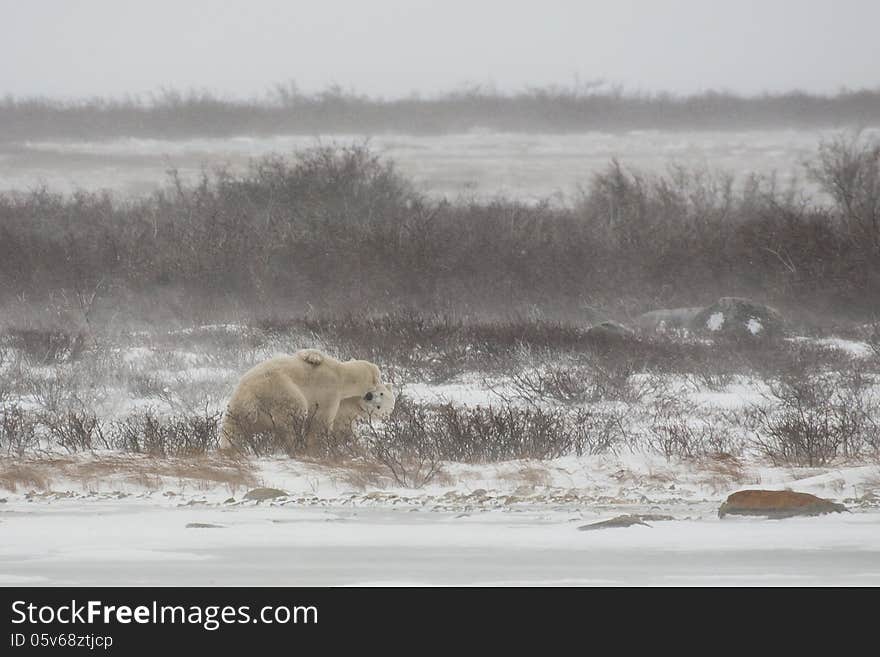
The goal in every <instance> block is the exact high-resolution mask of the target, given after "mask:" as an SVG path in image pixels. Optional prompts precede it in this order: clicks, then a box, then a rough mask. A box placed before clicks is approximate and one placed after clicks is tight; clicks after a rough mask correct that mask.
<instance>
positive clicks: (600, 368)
mask: <svg viewBox="0 0 880 657" xmlns="http://www.w3.org/2000/svg"><path fill="white" fill-rule="evenodd" d="M7 109H8V108H7ZM0 114H2V112H0ZM807 171H808V175H809V176H811V177H812V178H813V180H815V181H816V182H817V183H818V184H820V186H821V187H822V189H823V190H824V191H825V193H826V195H827V196H826V198H823V199H821V200H820V199H809V198H805V197H804V196H803V195H802V194H801V193H800V192H799V191H798V190H797V189H780V188H779V187H778V185H776V183H775V181H774V179H773V178H772V177H771V178H762V177H758V176H752V177H747V178H746V179H742V180H737V179H734V178H733V177H731V176H728V175H723V174H717V173H712V172H705V171H697V170H687V169H684V168H680V167H673V168H671V169H670V170H669V172H668V173H667V174H666V175H646V174H643V173H640V172H638V171H632V170H629V169H627V168H626V166H625V165H624V164H622V163H620V162H611V163H610V164H609V166H608V168H607V169H606V170H605V171H603V172H601V173H600V174H598V175H596V176H594V177H593V178H592V179H591V180H589V181H587V182H586V184H585V185H584V186H583V188H582V193H581V195H580V197H579V198H578V199H577V201H576V202H575V203H573V204H571V205H568V206H561V207H560V206H559V205H554V204H551V203H549V202H547V203H537V204H526V203H522V202H517V201H510V200H505V199H496V200H493V201H491V202H476V201H471V200H468V199H458V200H437V199H432V198H429V197H426V196H424V195H422V194H420V193H418V192H417V191H416V190H415V189H414V187H413V185H411V184H410V182H409V181H408V180H406V179H405V178H404V177H402V176H401V175H399V174H398V173H397V171H396V170H395V168H394V166H393V163H391V162H387V161H382V160H381V159H380V158H378V157H377V156H375V155H374V154H372V153H371V152H370V151H369V150H368V149H366V148H364V147H348V148H317V149H312V150H308V151H305V152H301V153H298V154H296V155H295V156H294V157H293V158H292V159H285V158H282V157H269V158H264V159H261V160H259V161H255V162H254V163H253V165H252V167H251V168H250V170H249V171H248V172H246V173H244V174H241V175H233V174H232V173H230V172H228V171H224V170H222V169H220V170H215V171H213V172H211V173H205V174H204V176H203V177H202V179H201V181H200V182H199V183H197V184H195V185H186V184H184V183H183V182H182V181H181V180H180V179H179V178H177V177H176V176H175V175H174V174H173V172H172V173H171V174H170V179H169V182H168V185H167V186H166V187H165V188H164V189H162V190H161V191H160V192H157V193H155V194H152V195H150V196H149V197H144V198H137V199H134V198H129V199H118V198H115V197H112V196H110V195H109V194H101V193H90V192H85V191H82V192H78V193H75V194H72V195H62V194H57V193H53V192H52V191H51V190H49V189H35V190H31V191H27V192H14V193H4V194H0V308H2V315H0V317H2V320H0V321H2V325H0V450H2V453H3V455H4V456H5V457H8V458H21V457H23V456H25V455H29V454H35V453H46V452H55V451H59V450H60V451H63V452H70V453H74V452H82V451H91V450H107V449H109V450H116V451H122V452H132V453H142V454H149V455H154V456H156V457H180V456H193V457H197V456H199V455H203V454H206V453H208V452H210V451H212V450H213V449H215V448H216V446H217V440H218V430H219V426H218V425H219V419H220V415H221V413H222V410H223V404H224V402H225V400H226V399H227V398H228V395H229V393H230V392H231V390H232V387H233V386H234V384H235V382H236V380H237V378H238V376H239V375H240V374H241V373H242V372H244V371H245V370H246V369H248V368H249V367H250V366H251V365H253V364H254V363H256V362H258V361H259V360H261V359H263V358H265V357H267V356H269V355H271V354H274V353H284V352H287V353H289V352H292V351H295V350H296V349H299V348H303V347H311V346H314V347H319V348H322V349H324V350H326V351H328V352H330V353H333V354H334V355H336V356H338V357H340V358H355V357H356V358H363V359H367V360H370V361H372V362H375V363H377V364H379V365H380V367H381V369H382V371H383V374H384V375H385V377H386V378H387V379H388V380H390V381H391V382H392V383H394V384H395V387H396V388H397V387H400V388H401V389H402V395H401V397H400V399H399V400H398V404H397V408H396V409H395V412H394V413H393V415H392V416H391V418H390V419H389V420H388V421H385V422H381V423H373V424H370V423H367V424H366V425H363V426H361V427H360V428H359V430H358V432H357V435H356V436H355V437H353V438H351V439H346V440H340V439H339V437H338V435H330V434H328V436H327V437H326V440H324V442H323V444H322V450H323V451H322V455H321V457H320V458H323V459H328V460H333V461H343V462H354V461H358V462H364V461H368V462H373V463H376V464H378V466H381V467H382V468H385V469H386V471H387V472H388V473H390V475H391V476H392V477H393V479H394V480H396V481H397V482H398V483H400V484H402V485H407V486H419V485H423V484H425V483H426V482H428V481H430V480H431V479H432V478H433V477H435V476H436V475H437V474H438V473H439V472H440V471H441V470H442V462H443V461H450V460H454V461H462V462H470V463H479V462H487V461H497V460H506V459H519V458H536V459H547V458H554V457H557V456H562V455H566V454H579V455H581V454H602V453H616V452H621V451H624V450H643V451H651V452H656V453H660V454H662V455H664V456H666V457H667V458H670V459H672V458H681V459H701V458H707V457H713V458H714V457H718V458H728V457H733V458H741V457H744V456H747V455H748V456H753V457H756V458H762V459H766V460H768V461H769V462H773V463H777V464H795V465H810V466H812V465H820V464H828V463H832V462H835V461H837V460H847V459H848V460H865V459H869V460H876V459H877V458H878V454H880V443H878V436H880V426H878V425H880V324H878V321H880V307H878V299H880V144H877V143H873V142H870V141H867V140H865V139H863V138H860V137H859V136H858V135H856V136H851V135H845V136H840V137H838V138H835V139H833V140H831V141H829V142H825V143H823V144H821V146H820V148H819V149H818V151H817V153H816V156H815V158H814V161H813V162H812V163H810V164H809V165H808V167H807ZM724 296H741V297H748V298H752V299H756V300H760V301H761V302H764V303H767V304H769V305H772V306H773V307H775V308H777V309H779V310H780V312H781V313H782V314H783V315H784V316H785V318H786V323H787V333H784V334H780V335H773V336H757V337H749V336H744V337H741V338H737V339H732V338H722V337H718V338H715V339H706V338H704V337H699V336H694V335H690V334H687V332H676V333H674V334H665V335H657V334H653V333H632V334H629V333H621V334H620V335H614V334H606V333H600V332H594V333H590V332H589V331H588V330H587V329H588V328H589V327H590V326H591V325H593V324H596V323H598V322H600V321H603V320H606V319H614V320H615V321H618V322H621V323H622V324H624V325H625V324H628V323H630V322H631V321H632V320H633V319H634V318H636V317H637V316H639V315H640V314H642V313H644V312H646V311H651V310H655V309H660V308H676V307H694V306H707V305H709V304H711V303H713V302H715V301H716V300H717V299H718V298H720V297H724ZM342 309H344V310H342ZM832 335H833V336H836V338H838V339H840V340H844V339H845V340H847V341H848V342H847V343H846V344H848V345H850V346H853V345H855V347H857V350H860V351H858V353H856V352H853V351H848V350H846V349H843V348H840V347H839V345H835V344H834V343H833V341H829V340H827V338H828V336H832ZM823 340H824V341H823ZM426 385H427V386H429V387H430V386H434V387H442V386H449V387H452V388H455V387H456V386H458V387H459V388H461V387H470V388H474V389H479V390H482V391H483V392H484V393H485V394H484V397H483V403H480V404H463V403H457V402H454V401H445V402H444V401H442V400H438V399H436V398H429V397H428V396H426V395H424V394H421V392H420V390H421V391H423V390H422V389H423V388H424V387H425V386H426ZM407 388H409V389H410V393H411V394H408V392H407ZM718 399H721V400H725V399H726V400H728V402H729V403H714V402H713V401H712V400H716V401H717V400H718ZM247 447H248V450H247V451H248V452H249V453H250V454H252V455H257V456H263V455H269V454H275V453H285V454H287V453H290V454H292V455H295V456H296V455H297V452H296V448H295V445H294V448H293V449H291V448H290V446H289V445H288V446H284V445H283V444H282V441H280V440H279V439H278V437H273V436H271V435H266V436H261V437H259V439H258V440H254V441H251V443H250V444H249V445H248V446H247Z"/></svg>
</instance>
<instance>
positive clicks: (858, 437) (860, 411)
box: [750, 372, 880, 466]
mask: <svg viewBox="0 0 880 657" xmlns="http://www.w3.org/2000/svg"><path fill="white" fill-rule="evenodd" d="M869 387H870V383H869V382H868V381H866V380H865V379H864V377H863V376H862V375H861V374H860V373H853V372H850V373H849V375H848V376H847V375H827V374H826V375H813V376H811V375H805V376H802V377H797V378H795V377H789V378H786V379H783V380H780V381H775V382H772V383H771V384H770V392H769V394H768V395H767V403H765V404H762V405H754V406H752V407H751V409H750V417H751V421H752V428H753V431H754V438H753V445H754V447H755V448H756V449H757V450H758V451H759V452H760V453H762V454H763V455H764V456H766V457H767V458H769V459H770V460H771V461H772V462H774V463H791V464H797V465H807V466H816V465H825V464H827V463H828V462H830V461H831V460H833V459H834V458H836V457H838V456H843V457H858V456H860V455H863V454H864V453H865V452H866V451H867V450H870V451H876V449H877V444H878V440H877V430H878V417H880V407H878V404H877V402H876V401H875V400H874V399H873V398H872V397H871V394H870V390H869Z"/></svg>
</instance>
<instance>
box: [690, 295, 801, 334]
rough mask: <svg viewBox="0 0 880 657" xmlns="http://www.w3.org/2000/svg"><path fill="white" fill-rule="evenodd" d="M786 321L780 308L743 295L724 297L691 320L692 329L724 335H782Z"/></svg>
mask: <svg viewBox="0 0 880 657" xmlns="http://www.w3.org/2000/svg"><path fill="white" fill-rule="evenodd" d="M784 328H785V320H784V319H783V317H782V315H781V314H780V313H779V311H777V310H775V309H774V308H771V307H770V306H766V305H764V304H762V303H758V302H756V301H751V300H749V299H744V298H742V297H721V298H720V299H718V301H716V302H715V303H713V304H712V305H709V306H706V307H705V308H703V309H702V310H700V312H698V313H697V314H696V315H695V316H694V318H693V319H692V320H691V329H692V330H693V331H695V332H699V333H708V334H709V335H715V336H724V337H732V338H739V337H747V338H765V337H772V336H776V335H779V334H780V333H782V332H783V330H784Z"/></svg>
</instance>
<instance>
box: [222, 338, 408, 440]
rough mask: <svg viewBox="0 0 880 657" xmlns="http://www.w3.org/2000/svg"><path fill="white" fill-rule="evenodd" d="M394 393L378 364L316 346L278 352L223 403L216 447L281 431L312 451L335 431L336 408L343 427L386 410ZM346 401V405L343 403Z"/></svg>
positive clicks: (246, 375)
mask: <svg viewBox="0 0 880 657" xmlns="http://www.w3.org/2000/svg"><path fill="white" fill-rule="evenodd" d="M387 397H390V398H391V404H390V408H393V403H394V402H393V391H392V390H391V389H390V388H388V387H386V386H385V385H384V384H383V383H382V381H381V375H380V372H379V368H378V367H377V366H376V365H374V364H373V363H370V362H369V361H365V360H349V361H345V362H341V361H338V360H336V359H335V358H332V357H331V356H328V355H327V354H324V353H322V352H320V351H317V350H315V349H306V350H303V351H299V352H297V353H295V354H294V355H292V356H278V357H275V358H270V359H269V360H267V361H264V362H262V363H260V364H258V365H256V366H254V367H253V368H251V369H250V370H248V371H247V372H246V373H245V374H244V376H242V377H241V380H240V381H239V382H238V385H237V386H236V387H235V390H234V391H233V393H232V397H231V398H230V400H229V403H228V404H227V407H226V412H225V414H224V416H223V425H222V428H221V437H220V448H221V449H233V448H240V446H241V445H242V444H243V442H244V441H246V440H247V439H248V438H250V437H252V436H253V435H255V434H259V433H280V434H281V435H282V436H283V437H284V439H285V441H286V442H287V444H288V446H290V447H292V446H293V443H294V439H295V437H296V435H297V434H298V433H302V434H304V436H305V439H306V451H307V452H308V453H314V452H315V450H316V447H317V440H318V438H319V437H320V436H321V435H322V434H323V433H325V432H329V431H331V430H333V428H334V424H335V422H336V419H337V415H338V413H339V410H340V406H342V408H343V417H341V418H340V420H341V423H342V426H343V428H347V429H349V430H350V428H351V424H352V422H354V420H356V419H358V418H359V417H363V416H364V414H367V413H369V412H372V409H375V411H376V412H378V413H379V414H387V413H389V412H390V409H389V404H388V403H387V401H384V400H386V398H387ZM343 400H344V404H343Z"/></svg>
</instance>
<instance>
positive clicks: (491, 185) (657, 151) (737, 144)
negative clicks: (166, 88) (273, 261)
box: [0, 128, 880, 201]
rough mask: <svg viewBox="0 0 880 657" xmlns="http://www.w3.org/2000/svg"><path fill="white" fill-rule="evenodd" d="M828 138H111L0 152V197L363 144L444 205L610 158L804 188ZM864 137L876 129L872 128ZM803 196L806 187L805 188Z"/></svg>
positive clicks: (752, 133)
mask: <svg viewBox="0 0 880 657" xmlns="http://www.w3.org/2000/svg"><path fill="white" fill-rule="evenodd" d="M837 132H839V131H838V130H835V129H833V128H829V129H827V130H812V129H811V130H794V129H793V130H748V131H699V132H696V131H695V132H677V131H676V132H673V131H644V130H642V131H629V132H620V133H606V132H587V133H577V134H565V135H560V134H523V133H496V132H481V131H473V132H469V133H463V134H451V135H439V136H407V135H373V136H369V135H313V136H309V135H295V136H275V137H244V136H243V137H234V138H220V139H188V140H179V141H171V140H161V139H134V138H130V139H128V138H127V139H113V140H107V141H82V142H74V141H51V142H48V141H44V142H19V143H12V142H7V143H0V189H4V190H8V189H29V188H33V187H35V186H38V185H41V184H47V185H49V186H50V187H51V188H53V189H57V190H63V191H71V190H73V189H76V188H77V187H81V188H86V189H111V190H114V191H117V192H121V193H123V194H143V193H146V192H149V191H151V190H153V189H155V188H156V187H157V186H159V185H160V184H162V183H163V182H164V181H165V179H166V171H167V170H168V169H170V168H176V169H177V170H178V171H179V172H180V173H181V174H182V176H183V177H184V178H185V179H192V178H194V177H195V176H197V175H198V174H199V172H200V171H201V169H202V168H203V167H206V168H208V169H210V168H211V167H213V166H217V165H220V164H223V165H228V166H229V167H230V168H231V169H233V170H238V171H240V170H243V169H245V168H246V166H247V163H248V161H249V160H250V159H252V158H255V157H259V156H262V155H266V154H268V153H281V154H290V153H292V152H293V151H296V150H301V149H304V148H308V147H311V146H316V145H319V144H323V145H330V144H340V145H349V144H352V143H368V144H369V145H370V147H371V148H372V149H373V150H374V151H375V152H376V153H378V154H381V155H383V156H387V157H390V158H393V159H394V160H395V162H397V164H398V167H399V169H400V170H401V171H402V172H403V173H404V174H405V175H407V176H408V177H410V178H411V179H412V180H414V181H415V182H416V184H417V185H418V186H419V188H420V189H422V190H423V191H426V192H429V193H431V194H435V195H445V196H447V197H449V198H455V197H458V196H465V197H471V196H476V197H480V198H486V197H492V196H496V195H506V196H511V197H516V198H519V199H523V200H526V201H532V200H535V199H538V198H548V197H550V198H553V199H554V200H557V201H558V200H561V199H564V198H570V197H571V196H572V194H575V193H576V192H577V189H578V185H583V184H585V183H587V182H588V181H589V179H590V177H591V175H592V174H593V173H595V172H596V171H599V170H601V169H602V168H604V167H605V166H607V164H608V163H609V162H610V160H611V159H612V158H618V159H619V160H620V161H621V162H622V163H623V164H624V165H625V166H628V167H634V168H638V169H641V170H643V171H653V172H662V171H664V170H665V169H666V168H667V167H668V166H669V165H670V164H673V163H676V164H681V165H685V166H688V167H697V168H700V169H711V170H721V171H726V172H730V173H732V174H734V175H736V176H738V177H744V176H746V175H748V174H751V173H755V172H757V173H761V174H770V173H773V172H776V174H777V176H778V180H779V181H780V183H782V184H783V185H785V184H787V183H788V182H790V181H792V180H797V181H800V182H801V183H805V181H804V177H805V176H804V168H803V164H804V162H805V161H806V160H807V159H808V158H810V157H812V156H813V155H814V153H815V151H816V148H817V146H818V144H819V142H820V140H821V139H823V138H827V137H829V136H831V135H833V134H836V133H837ZM864 132H865V133H866V134H867V135H878V134H880V129H878V128H869V129H866V130H865V131H864ZM806 186H807V188H809V185H806Z"/></svg>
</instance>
